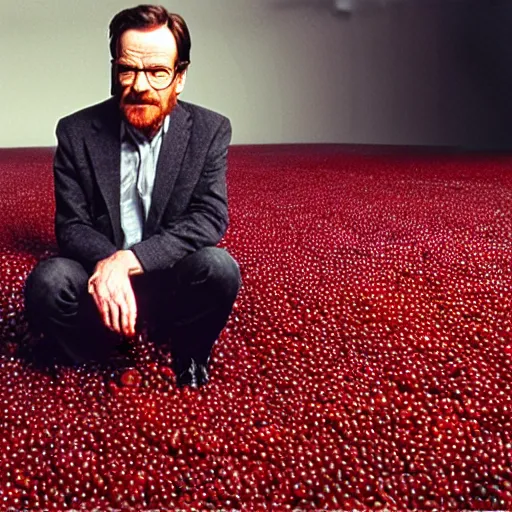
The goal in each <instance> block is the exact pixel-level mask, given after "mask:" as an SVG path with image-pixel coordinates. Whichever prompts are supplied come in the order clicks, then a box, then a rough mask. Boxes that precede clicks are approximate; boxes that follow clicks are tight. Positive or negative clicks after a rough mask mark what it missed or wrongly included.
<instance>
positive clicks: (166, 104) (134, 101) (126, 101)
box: [119, 91, 178, 137]
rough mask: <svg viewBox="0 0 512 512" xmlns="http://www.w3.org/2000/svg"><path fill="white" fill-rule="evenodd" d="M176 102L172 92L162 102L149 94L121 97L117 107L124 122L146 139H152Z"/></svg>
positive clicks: (176, 98) (176, 97) (174, 94)
mask: <svg viewBox="0 0 512 512" xmlns="http://www.w3.org/2000/svg"><path fill="white" fill-rule="evenodd" d="M177 100H178V96H177V94H176V93H175V92H174V91H173V92H172V93H171V94H170V96H169V97H168V98H167V101H162V100H161V99H160V98H158V97H157V98H155V97H154V96H152V95H151V94H148V93H146V94H141V95H135V94H127V95H126V96H124V97H123V96H121V98H120V100H119V106H120V109H121V113H122V114H123V116H124V118H125V120H126V121H127V122H128V123H129V124H130V125H132V126H133V127H134V128H136V129H137V130H139V131H141V132H142V133H144V134H145V135H146V136H148V137H152V136H153V135H155V134H156V132H157V131H158V130H159V129H160V127H161V126H162V124H163V122H164V119H165V117H166V116H167V115H168V114H170V112H171V111H172V109H173V108H174V107H175V105H176V103H177Z"/></svg>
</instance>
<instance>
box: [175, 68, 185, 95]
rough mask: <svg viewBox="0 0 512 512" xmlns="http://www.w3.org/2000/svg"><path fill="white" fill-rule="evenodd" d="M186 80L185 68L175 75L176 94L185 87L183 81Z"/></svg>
mask: <svg viewBox="0 0 512 512" xmlns="http://www.w3.org/2000/svg"><path fill="white" fill-rule="evenodd" d="M186 81H187V70H185V71H182V72H181V73H180V74H179V75H178V76H177V77H176V94H180V93H181V92H182V91H183V89H184V88H185V82H186Z"/></svg>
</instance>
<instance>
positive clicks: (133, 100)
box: [123, 95, 160, 107]
mask: <svg viewBox="0 0 512 512" xmlns="http://www.w3.org/2000/svg"><path fill="white" fill-rule="evenodd" d="M123 103H124V104H126V105H156V106H157V107H159V106H160V102H159V101H158V100H156V99H154V98H151V97H148V96H131V95H130V96H126V98H124V100H123Z"/></svg>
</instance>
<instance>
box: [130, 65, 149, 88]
mask: <svg viewBox="0 0 512 512" xmlns="http://www.w3.org/2000/svg"><path fill="white" fill-rule="evenodd" d="M132 87H133V89H134V90H135V92H142V91H147V90H149V89H151V86H150V85H149V82H148V77H147V76H146V73H145V72H144V71H142V70H140V71H137V74H136V75H135V79H134V80H133V85H132Z"/></svg>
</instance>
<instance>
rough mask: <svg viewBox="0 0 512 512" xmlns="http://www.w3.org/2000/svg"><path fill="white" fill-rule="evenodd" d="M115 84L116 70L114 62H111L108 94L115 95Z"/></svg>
mask: <svg viewBox="0 0 512 512" xmlns="http://www.w3.org/2000/svg"><path fill="white" fill-rule="evenodd" d="M116 85H117V78H116V70H115V64H114V63H113V62H112V63H111V64H110V94H111V95H112V96H115V95H116V92H117V91H116V88H117V87H116Z"/></svg>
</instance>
